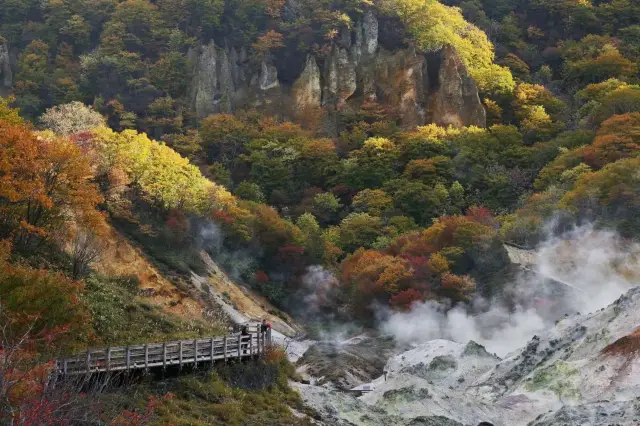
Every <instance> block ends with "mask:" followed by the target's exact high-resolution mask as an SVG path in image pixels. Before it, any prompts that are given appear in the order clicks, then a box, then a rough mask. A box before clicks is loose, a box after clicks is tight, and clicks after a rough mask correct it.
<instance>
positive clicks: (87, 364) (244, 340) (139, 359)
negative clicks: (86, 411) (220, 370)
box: [56, 326, 271, 377]
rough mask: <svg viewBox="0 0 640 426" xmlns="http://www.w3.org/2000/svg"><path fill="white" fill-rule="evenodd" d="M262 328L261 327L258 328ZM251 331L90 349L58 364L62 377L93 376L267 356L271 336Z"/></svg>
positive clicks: (57, 362)
mask: <svg viewBox="0 0 640 426" xmlns="http://www.w3.org/2000/svg"><path fill="white" fill-rule="evenodd" d="M258 327H259V326H258ZM258 327H255V326H254V327H251V329H250V330H249V333H250V334H249V335H246V336H242V335H240V334H234V335H227V336H223V337H212V338H208V339H193V340H181V341H174V342H162V343H153V344H147V345H138V346H128V347H119V348H105V349H89V350H87V352H85V353H83V354H79V355H76V356H74V357H71V358H65V359H61V360H58V361H56V370H57V372H58V375H60V376H62V377H68V376H78V375H87V374H89V375H90V374H94V373H109V372H130V371H136V370H149V369H152V368H163V369H166V368H167V367H175V366H178V367H179V368H182V367H183V366H187V365H190V366H194V367H197V366H198V364H199V363H214V362H216V361H224V362H226V361H227V360H231V359H237V360H241V359H244V358H253V357H259V356H262V355H264V353H265V351H266V349H267V347H268V346H269V345H270V343H271V332H270V331H268V332H267V333H261V332H260V329H259V328H258Z"/></svg>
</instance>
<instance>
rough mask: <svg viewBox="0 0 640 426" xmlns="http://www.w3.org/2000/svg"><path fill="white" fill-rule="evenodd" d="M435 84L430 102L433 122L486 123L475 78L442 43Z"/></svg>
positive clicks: (444, 123)
mask: <svg viewBox="0 0 640 426" xmlns="http://www.w3.org/2000/svg"><path fill="white" fill-rule="evenodd" d="M437 84H438V87H437V91H436V93H435V94H434V99H433V105H432V112H431V114H432V118H433V122H434V123H436V124H438V125H441V126H455V127H460V126H464V125H473V126H479V127H486V125H487V115H486V111H485V109H484V107H483V106H482V103H481V102H480V98H479V97H478V88H477V86H476V83H475V81H473V79H472V78H471V77H470V76H469V74H468V72H467V67H466V66H465V65H464V64H463V63H462V60H460V57H459V56H458V55H457V53H456V52H455V50H454V49H453V48H451V47H449V46H447V47H445V48H444V49H443V50H442V52H441V55H440V71H439V73H438V82H437Z"/></svg>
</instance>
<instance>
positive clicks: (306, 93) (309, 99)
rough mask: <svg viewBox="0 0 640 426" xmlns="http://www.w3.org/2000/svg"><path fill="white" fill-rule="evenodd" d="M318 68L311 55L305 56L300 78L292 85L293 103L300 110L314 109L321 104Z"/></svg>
mask: <svg viewBox="0 0 640 426" xmlns="http://www.w3.org/2000/svg"><path fill="white" fill-rule="evenodd" d="M320 77H321V76H320V67H319V66H318V62H317V61H316V58H315V57H314V56H313V55H308V56H307V62H306V65H305V67H304V71H302V74H301V75H300V78H298V80H296V82H295V83H294V84H293V102H294V103H295V105H296V107H297V108H298V109H300V110H305V109H308V108H316V107H319V106H320V103H321V102H322V86H321V79H320Z"/></svg>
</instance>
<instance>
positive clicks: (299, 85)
mask: <svg viewBox="0 0 640 426" xmlns="http://www.w3.org/2000/svg"><path fill="white" fill-rule="evenodd" d="M294 6H295V5H293V4H290V5H289V7H288V9H287V10H288V11H289V12H288V13H289V14H291V15H292V16H294V15H295V7H294ZM292 19H293V18H292ZM382 28H383V26H382V25H380V23H379V22H378V18H377V17H376V15H375V14H374V12H373V11H372V10H368V11H367V12H365V14H364V15H363V17H362V19H361V20H360V21H359V22H357V23H356V24H355V25H354V26H353V27H352V28H347V27H344V28H343V29H342V30H341V31H340V32H339V33H338V35H337V37H336V38H335V39H334V40H333V41H332V42H331V45H330V46H328V51H327V52H326V53H325V54H324V55H323V56H320V55H319V56H314V55H312V54H308V56H307V58H306V61H300V62H299V63H298V62H296V61H295V60H293V62H292V60H291V58H290V56H288V55H284V57H285V58H288V59H283V57H280V56H278V57H274V58H270V57H267V58H265V59H264V60H261V61H253V62H252V61H251V59H249V58H248V57H247V53H246V49H245V48H241V49H239V50H236V49H235V48H226V49H221V48H218V47H216V46H215V45H214V44H209V45H206V46H201V47H199V48H198V49H196V50H195V51H193V52H191V53H190V55H189V57H190V62H191V63H192V69H193V82H192V85H191V87H192V104H193V108H194V110H195V112H196V114H197V115H198V116H200V117H203V116H206V115H208V114H211V113H219V112H231V111H233V110H235V109H238V108H245V107H252V108H262V109H263V110H264V108H267V107H268V108H271V110H272V111H267V112H274V113H277V114H281V115H285V116H290V117H289V118H291V117H292V116H295V115H296V113H297V112H299V111H304V110H306V109H307V108H310V107H311V108H314V109H319V108H320V107H322V109H323V110H324V112H325V126H324V128H325V129H326V131H327V133H330V134H337V133H338V132H339V131H340V130H341V129H339V128H337V123H338V122H339V121H340V120H339V119H338V115H339V114H340V113H341V112H344V111H357V110H359V108H360V106H361V105H362V104H364V103H367V102H368V103H371V102H377V103H379V104H383V105H386V106H388V107H390V109H391V110H392V111H395V112H396V113H397V115H398V117H399V118H400V120H401V123H402V125H403V126H404V127H413V126H416V125H424V124H427V123H432V122H433V123H437V124H440V125H453V126H467V125H475V126H481V127H484V126H485V125H486V113H485V111H484V108H483V106H482V103H481V102H480V98H479V96H478V89H477V87H476V84H475V82H474V81H473V79H472V78H471V77H470V76H469V75H468V72H467V70H466V68H465V66H464V65H463V64H462V61H461V60H460V58H459V57H458V55H457V54H456V52H455V51H454V50H453V49H452V48H450V47H447V48H445V49H443V50H442V51H441V52H439V53H436V56H438V60H437V61H434V62H433V64H432V63H431V62H430V61H428V59H427V56H426V55H425V54H424V53H422V52H418V51H416V50H415V48H412V47H406V46H397V45H398V43H397V42H394V43H390V42H389V41H388V40H387V41H386V42H385V40H386V39H385V34H384V31H383V30H382ZM383 46H385V47H386V49H385V47H383ZM298 67H299V70H298ZM279 70H280V71H282V74H283V80H282V81H281V80H280V79H279V72H278V71H279ZM285 71H286V72H285ZM427 71H429V72H427ZM291 77H294V78H291ZM432 80H433V81H432Z"/></svg>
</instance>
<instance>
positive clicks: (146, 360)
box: [144, 345, 149, 371]
mask: <svg viewBox="0 0 640 426" xmlns="http://www.w3.org/2000/svg"><path fill="white" fill-rule="evenodd" d="M144 371H149V345H144Z"/></svg>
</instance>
